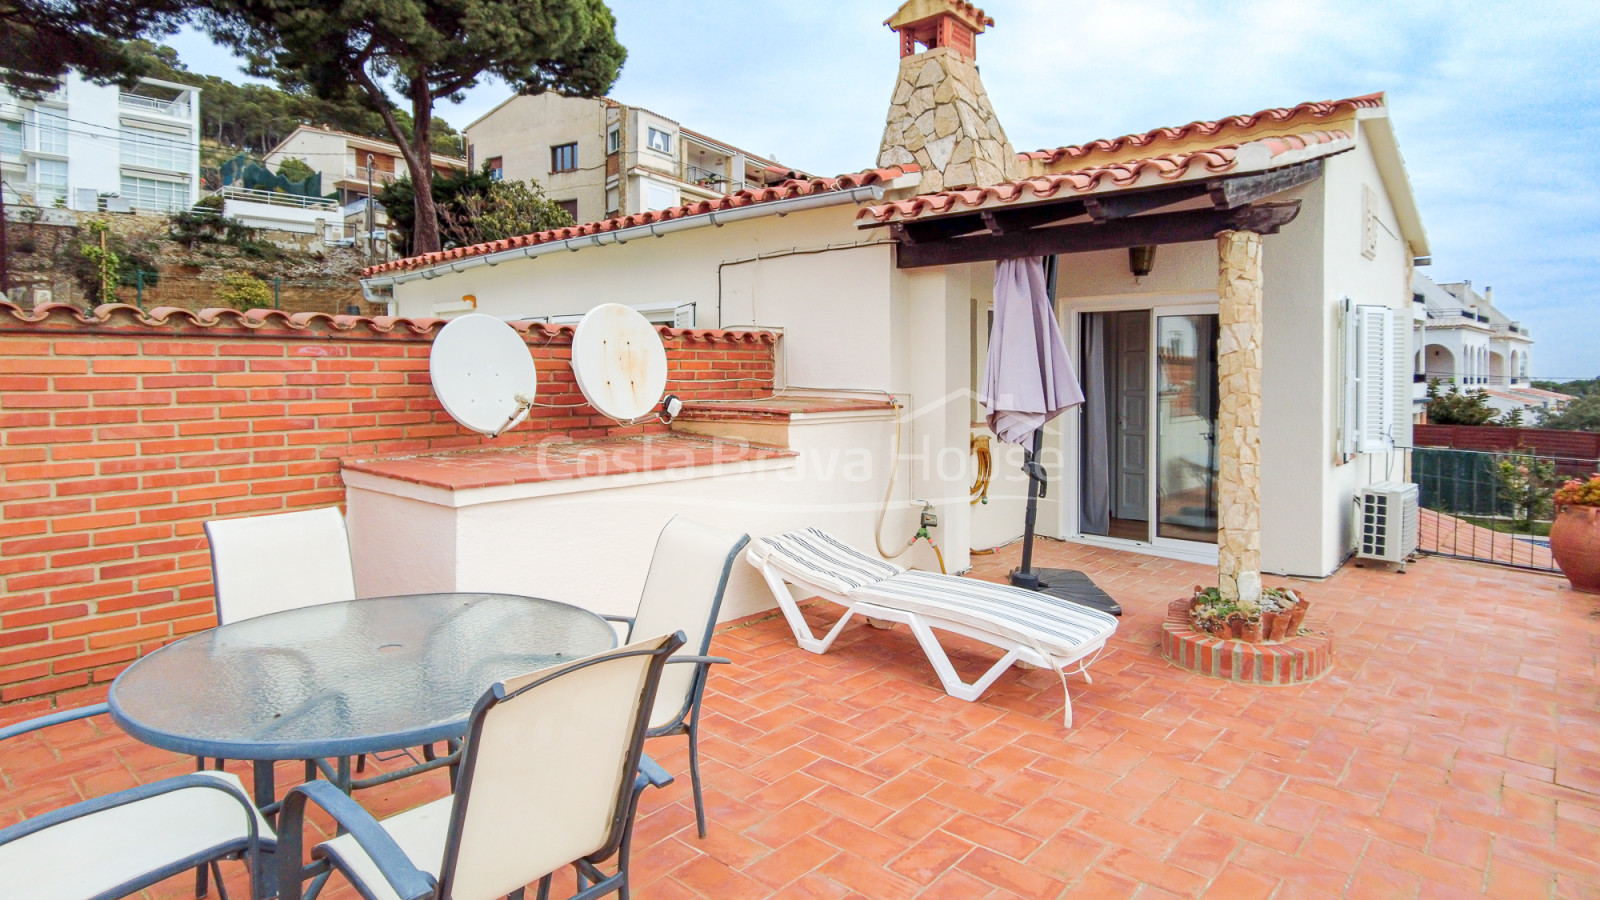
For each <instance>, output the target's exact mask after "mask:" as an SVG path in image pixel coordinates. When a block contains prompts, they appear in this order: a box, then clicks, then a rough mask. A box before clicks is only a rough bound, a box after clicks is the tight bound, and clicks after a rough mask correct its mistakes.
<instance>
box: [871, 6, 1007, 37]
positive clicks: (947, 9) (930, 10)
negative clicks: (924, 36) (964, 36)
mask: <svg viewBox="0 0 1600 900" xmlns="http://www.w3.org/2000/svg"><path fill="white" fill-rule="evenodd" d="M941 15H948V16H954V17H956V18H957V19H959V20H961V21H962V22H963V23H965V24H966V25H967V26H968V27H970V28H971V29H972V30H973V31H976V32H978V33H979V34H982V33H983V31H984V29H985V28H993V27H994V19H993V18H991V17H989V16H988V15H987V14H985V13H984V11H983V10H981V9H979V8H978V7H976V6H973V5H972V4H971V3H967V2H964V0H906V2H905V3H903V4H901V5H900V8H899V9H897V10H895V13H894V15H892V16H890V17H889V18H887V19H885V20H884V22H883V24H885V25H887V26H889V28H890V29H891V30H893V31H899V30H900V29H901V28H904V27H905V26H907V25H915V24H917V23H918V22H924V21H927V20H928V19H931V18H933V17H935V16H941Z"/></svg>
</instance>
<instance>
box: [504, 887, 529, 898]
mask: <svg viewBox="0 0 1600 900" xmlns="http://www.w3.org/2000/svg"><path fill="white" fill-rule="evenodd" d="M526 892H527V889H526V888H517V889H516V890H514V891H512V892H511V893H509V894H507V895H506V900H522V898H523V895H524V894H525V893H526Z"/></svg>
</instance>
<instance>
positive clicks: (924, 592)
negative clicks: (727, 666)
mask: <svg viewBox="0 0 1600 900" xmlns="http://www.w3.org/2000/svg"><path fill="white" fill-rule="evenodd" d="M745 558H746V559H747V560H748V561H749V562H750V564H751V565H753V566H755V567H756V568H757V569H759V570H760V572H761V575H762V577H764V578H765V579H766V581H767V585H768V586H769V587H770V588H771V589H772V594H773V597H774V598H776V599H777V601H778V607H779V608H780V609H782V610H783V615H784V618H785V619H786V620H787V621H788V623H789V628H790V629H791V630H792V631H794V636H795V640H796V641H798V642H799V644H800V646H801V647H803V648H805V649H806V650H810V651H811V652H813V653H826V652H827V650H828V647H829V646H831V645H832V644H833V642H834V639H835V638H837V637H838V636H839V633H840V632H841V631H842V630H843V629H844V626H845V623H846V622H848V621H850V618H851V617H852V616H854V615H856V614H857V613H859V614H861V615H863V616H867V617H870V618H873V619H882V620H887V621H890V622H903V623H905V624H906V625H908V626H910V628H911V633H912V634H913V635H914V636H915V637H916V639H917V643H919V644H921V645H922V650H923V652H924V653H926V654H927V656H928V662H930V663H932V664H933V669H934V671H935V672H936V673H937V674H938V676H939V681H940V682H941V683H942V684H943V685H944V689H945V692H946V693H948V694H949V695H950V696H952V697H956V698H958V699H961V700H967V701H972V700H977V699H978V698H979V697H980V696H982V695H983V692H984V691H985V690H987V689H988V687H989V685H991V684H993V683H994V681H995V679H996V678H999V677H1000V675H1001V673H1003V672H1005V670H1006V669H1008V668H1010V667H1011V664H1012V663H1015V662H1025V663H1028V664H1030V665H1035V666H1038V667H1040V668H1048V669H1052V670H1055V671H1056V672H1058V673H1059V674H1060V676H1061V688H1062V691H1063V692H1065V691H1066V687H1067V676H1066V669H1067V668H1069V667H1073V666H1076V668H1077V671H1078V672H1080V673H1081V674H1083V676H1084V679H1085V680H1087V679H1088V676H1089V673H1088V671H1087V670H1088V667H1089V664H1090V663H1091V662H1093V661H1094V659H1095V657H1096V656H1098V655H1099V653H1100V651H1101V650H1102V649H1104V647H1105V643H1106V639H1107V638H1109V637H1110V636H1111V635H1112V633H1113V632H1115V631H1116V630H1117V620H1116V619H1115V618H1113V617H1112V616H1109V615H1107V614H1105V613H1102V612H1099V611H1098V610H1093V609H1089V608H1087V607H1084V606H1080V605H1078V604H1075V603H1070V602H1067V601H1063V600H1058V599H1056V598H1054V597H1050V596H1048V595H1045V594H1040V593H1036V592H1034V591H1027V590H1023V589H1021V588H1014V587H1010V586H1008V585H1001V584H993V583H990V582H987V581H978V580H976V579H971V578H961V577H958V576H955V575H938V574H934V573H932V572H914V571H907V570H905V569H903V568H901V567H900V566H897V565H894V564H893V563H889V562H885V561H883V560H881V559H878V558H877V557H875V556H869V555H867V554H865V553H862V552H861V551H859V550H857V549H855V548H854V547H852V546H850V545H849V544H846V543H845V542H844V541H841V540H839V539H838V538H836V537H834V536H833V535H831V534H828V533H827V532H825V531H823V530H821V529H818V528H807V529H805V530H803V531H790V532H787V533H784V534H778V535H773V536H771V537H766V538H762V539H761V540H758V541H753V542H751V544H750V546H749V548H748V549H747V550H746V552H745ZM790 585H794V587H795V588H796V589H797V590H798V591H799V594H800V597H799V599H805V598H807V597H812V596H819V597H823V598H825V599H828V600H831V601H833V602H835V603H838V604H840V605H842V606H844V608H845V613H844V616H843V617H842V618H840V619H839V621H838V622H836V623H834V625H833V628H832V629H830V630H829V631H828V633H827V634H826V635H824V636H823V637H821V638H819V637H817V636H816V635H815V634H813V633H812V631H811V627H810V626H809V625H808V624H807V623H806V620H805V617H804V616H803V615H801V612H800V606H799V604H798V603H797V602H796V597H795V593H794V592H792V591H791V589H790V587H789V586H790ZM935 630H938V631H949V632H954V633H955V634H960V635H965V636H966V637H970V638H975V639H977V640H980V641H983V642H984V643H987V644H991V645H993V646H995V647H998V648H1000V649H1001V650H1004V651H1005V655H1003V656H1001V657H1000V660H999V661H998V662H996V663H995V664H994V665H993V666H991V667H990V668H989V670H988V671H986V672H984V673H983V675H982V676H980V677H979V678H978V679H977V680H976V681H974V682H972V683H971V684H968V683H967V682H965V681H962V680H961V676H960V675H959V674H957V672H956V670H955V667H954V666H952V665H951V664H950V659H949V657H948V656H946V655H945V652H944V648H943V647H942V646H940V644H939V639H938V637H936V636H935V635H934V631H935ZM1065 707H1066V709H1065V721H1066V724H1067V725H1069V726H1070V725H1071V724H1072V697H1071V695H1070V694H1069V695H1068V696H1067V697H1066V704H1065Z"/></svg>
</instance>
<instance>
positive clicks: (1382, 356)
mask: <svg viewBox="0 0 1600 900" xmlns="http://www.w3.org/2000/svg"><path fill="white" fill-rule="evenodd" d="M1393 320H1394V310H1391V309H1390V308H1389V307H1387V306H1358V307H1356V329H1355V335H1354V338H1355V342H1356V348H1355V350H1356V353H1355V356H1356V367H1355V376H1356V386H1355V400H1356V404H1355V413H1356V435H1355V438H1356V452H1358V453H1386V452H1388V451H1389V450H1390V449H1392V448H1393V447H1394V440H1393V426H1394V377H1393V376H1394V372H1393V368H1392V365H1391V361H1390V355H1391V354H1390V345H1391V344H1392V343H1393V335H1394V325H1393Z"/></svg>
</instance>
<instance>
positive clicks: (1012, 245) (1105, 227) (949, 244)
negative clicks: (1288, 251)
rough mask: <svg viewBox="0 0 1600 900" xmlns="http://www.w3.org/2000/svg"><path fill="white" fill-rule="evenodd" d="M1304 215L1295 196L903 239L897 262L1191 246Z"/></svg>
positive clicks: (1264, 230)
mask: <svg viewBox="0 0 1600 900" xmlns="http://www.w3.org/2000/svg"><path fill="white" fill-rule="evenodd" d="M1299 213H1300V201H1298V200H1295V201H1291V202H1288V203H1271V204H1259V205H1256V206H1246V207H1241V208H1239V209H1232V210H1215V209H1197V210H1185V211H1183V212H1173V213H1159V214H1155V215H1148V216H1132V217H1129V218H1123V219H1110V220H1107V221H1106V222H1104V223H1086V224H1078V225H1057V226H1055V227H1052V228H1034V229H1031V230H1027V231H1022V232H1018V233H1015V234H1009V233H1008V234H979V235H972V236H970V237H958V238H949V239H946V240H941V241H936V242H932V243H917V244H908V243H902V244H901V245H900V252H899V253H898V255H897V258H896V261H895V265H896V266H897V267H898V268H901V269H918V268H922V267H925V266H949V265H959V264H961V263H973V262H987V261H991V260H997V259H1019V258H1021V257H1025V256H1049V255H1052V254H1060V253H1087V252H1090V251H1094V250H1116V249H1119V248H1122V247H1140V246H1145V245H1156V244H1187V243H1192V242H1194V241H1208V240H1211V239H1212V238H1214V237H1216V236H1217V235H1218V234H1220V233H1222V232H1224V231H1254V232H1256V233H1257V234H1274V233H1276V232H1277V230H1278V229H1279V228H1282V227H1283V226H1284V225H1287V224H1289V223H1290V222H1291V221H1293V220H1294V217H1295V216H1296V215H1298V214H1299Z"/></svg>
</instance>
